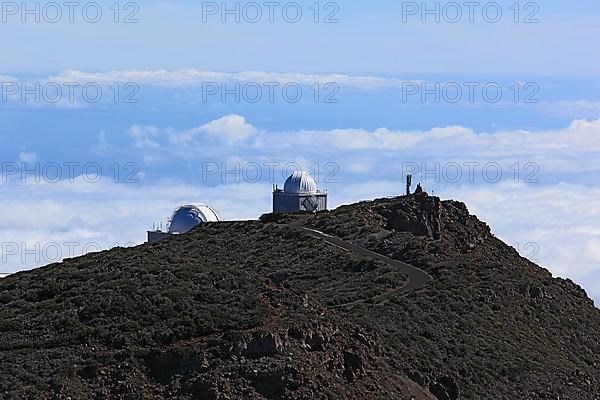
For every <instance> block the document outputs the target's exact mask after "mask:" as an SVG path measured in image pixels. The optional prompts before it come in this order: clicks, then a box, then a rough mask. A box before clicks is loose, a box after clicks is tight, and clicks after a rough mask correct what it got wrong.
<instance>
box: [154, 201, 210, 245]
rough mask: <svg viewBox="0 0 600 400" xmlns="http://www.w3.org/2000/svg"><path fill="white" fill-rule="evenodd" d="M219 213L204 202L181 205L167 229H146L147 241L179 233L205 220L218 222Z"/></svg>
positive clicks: (189, 229)
mask: <svg viewBox="0 0 600 400" xmlns="http://www.w3.org/2000/svg"><path fill="white" fill-rule="evenodd" d="M219 221H221V217H220V216H219V213H217V211H216V210H215V209H214V208H212V207H211V206H208V205H206V204H189V205H186V206H181V207H179V208H178V209H177V210H175V212H174V213H173V215H172V216H171V219H170V220H169V223H168V228H167V231H166V232H164V231H163V230H162V229H160V228H158V227H157V228H156V229H155V230H151V231H148V243H154V242H158V241H159V240H162V239H164V238H166V237H168V236H171V235H179V234H181V233H186V232H189V231H191V230H192V229H193V228H195V227H196V226H198V225H200V224H203V223H205V222H219Z"/></svg>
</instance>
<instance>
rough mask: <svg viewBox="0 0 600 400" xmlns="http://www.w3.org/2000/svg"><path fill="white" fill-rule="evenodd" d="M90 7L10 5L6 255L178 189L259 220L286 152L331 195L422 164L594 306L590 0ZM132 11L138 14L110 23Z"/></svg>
mask: <svg viewBox="0 0 600 400" xmlns="http://www.w3.org/2000/svg"><path fill="white" fill-rule="evenodd" d="M99 3H100V5H101V9H102V12H103V14H102V15H103V16H102V19H101V20H100V21H99V22H97V23H90V22H87V21H86V20H85V18H84V17H83V15H82V14H81V10H79V9H77V10H76V11H75V14H74V22H73V23H70V22H69V21H68V17H67V15H66V14H64V13H65V11H66V10H62V11H63V17H62V19H61V20H59V21H58V22H57V23H49V22H48V21H46V20H45V19H47V18H48V16H49V15H50V16H51V15H52V14H47V15H43V14H40V17H41V18H40V22H39V23H36V22H35V20H34V19H35V16H31V15H25V16H24V17H25V19H26V21H25V22H22V20H21V18H22V17H23V15H21V14H22V13H21V10H18V11H17V12H16V13H15V12H14V10H12V11H11V12H8V10H3V14H2V16H1V21H2V22H1V23H0V34H1V35H2V37H5V38H7V37H10V40H3V41H1V42H0V51H1V52H2V54H4V56H3V58H2V61H1V62H0V78H1V79H0V81H2V87H1V93H0V99H1V102H0V118H1V121H2V123H1V124H0V144H1V146H0V158H1V160H2V181H1V182H0V200H1V201H2V202H3V204H5V206H4V207H2V208H1V210H0V235H1V236H2V243H3V248H2V249H1V251H2V268H0V270H4V271H6V272H11V271H16V270H21V269H27V268H31V267H34V266H36V265H42V264H44V263H46V262H45V261H54V256H53V253H52V250H53V247H52V245H53V244H58V245H59V246H58V247H59V248H60V249H61V251H62V253H63V255H64V254H67V253H68V252H67V250H66V248H68V247H69V246H68V245H67V243H78V246H75V248H76V250H73V251H75V252H77V250H81V249H83V248H84V247H85V245H86V244H94V245H96V244H97V245H98V247H100V248H109V247H111V246H113V245H115V244H120V245H131V244H135V243H141V242H142V241H143V240H144V235H145V230H146V229H147V228H149V227H150V226H151V225H152V223H153V222H154V221H159V220H163V221H164V220H165V219H166V217H167V216H168V215H169V214H170V212H171V211H172V209H173V208H174V207H175V206H177V205H178V204H181V203H189V202H207V203H211V204H213V205H215V206H216V207H217V208H218V209H219V210H220V211H221V213H222V214H223V216H224V217H225V218H227V219H251V218H256V217H258V216H259V215H260V214H261V213H264V212H268V211H269V207H270V189H271V185H272V184H275V183H279V184H281V183H283V180H284V178H285V170H286V169H290V168H293V166H294V165H298V166H300V167H302V168H304V169H309V170H312V171H313V172H314V173H315V175H318V180H319V185H320V186H321V187H326V188H327V189H328V190H329V192H330V196H331V201H332V203H333V205H334V206H336V205H340V204H344V203H349V202H354V201H358V200H362V199H369V198H374V197H378V196H389V195H394V194H398V193H400V192H401V191H402V187H403V183H402V176H403V175H404V173H405V172H407V170H409V169H412V170H415V168H416V170H415V172H416V175H417V176H418V177H419V179H420V180H423V181H424V182H425V186H426V188H427V189H428V190H430V191H434V192H435V193H436V194H439V195H440V196H442V197H443V198H455V199H458V200H462V201H465V202H466V203H467V205H468V206H469V208H470V209H471V211H473V212H474V213H476V214H477V215H478V216H480V218H482V219H484V220H486V221H487V222H489V223H490V225H491V226H492V229H493V231H494V232H495V233H496V234H497V235H498V236H500V237H501V238H502V239H504V240H505V241H506V242H507V243H509V244H511V245H515V247H517V248H518V249H519V250H520V251H521V253H522V254H523V255H525V256H528V257H529V258H531V259H534V260H535V261H537V262H539V263H540V264H542V265H544V266H545V267H547V268H549V269H550V270H551V271H552V272H553V273H555V274H556V275H558V276H562V277H570V278H572V279H574V280H575V281H577V282H578V283H580V284H582V285H583V286H584V287H585V288H586V290H588V292H589V293H590V294H591V296H592V297H594V298H595V299H596V300H600V252H599V250H598V249H599V248H600V231H599V230H598V226H600V208H599V207H600V206H598V202H597V200H598V198H599V195H600V178H599V177H600V175H599V169H600V165H599V162H598V160H599V159H600V158H599V157H598V156H599V154H598V153H599V152H600V147H598V140H597V137H598V135H599V134H600V90H599V89H600V67H598V66H599V65H600V60H599V59H598V57H600V44H599V42H598V41H597V40H595V38H596V37H598V36H600V27H598V24H597V20H598V17H599V16H600V5H599V4H598V3H597V1H587V0H585V1H579V2H577V5H576V6H575V5H571V4H567V3H566V2H564V1H545V2H543V3H541V2H539V3H530V2H521V3H517V4H518V9H519V14H518V23H517V22H515V18H516V15H515V11H514V10H515V9H514V7H513V8H512V9H511V6H514V4H515V2H514V1H500V2H497V4H498V5H499V7H500V9H501V10H502V12H503V14H502V18H501V19H500V21H499V22H497V23H491V22H489V21H488V20H486V18H488V19H489V17H490V15H491V14H486V15H484V14H482V11H481V9H483V7H484V6H485V5H486V4H489V3H490V2H481V3H480V4H481V5H480V6H479V7H477V8H476V12H475V14H474V19H475V22H473V23H471V22H469V21H468V15H467V14H468V10H467V9H466V8H463V9H462V11H463V13H464V14H463V19H462V20H460V21H459V22H457V23H448V22H446V21H444V17H446V18H452V15H451V14H443V15H440V23H436V22H435V21H434V18H435V17H434V16H429V17H428V18H429V20H428V21H426V22H425V23H423V22H422V21H421V16H420V15H418V14H417V15H405V17H406V22H404V21H403V7H404V10H405V11H407V10H408V9H407V8H406V7H407V6H408V2H404V3H402V2H397V1H377V2H373V3H372V4H364V3H361V2H349V1H346V2H337V3H331V4H330V3H328V2H321V3H318V6H319V10H320V12H319V15H318V20H319V22H318V23H315V22H314V18H315V14H314V8H313V9H311V8H310V7H311V6H312V5H313V4H314V3H315V2H312V1H311V2H299V3H298V4H299V6H300V8H301V9H302V11H303V18H302V19H301V20H300V22H298V23H289V22H286V20H285V18H284V17H283V16H282V14H281V12H280V11H279V10H280V8H283V7H284V6H285V5H286V4H289V3H286V2H282V3H280V4H281V6H280V7H279V8H277V11H276V12H275V14H274V19H275V22H274V23H270V22H268V20H267V17H266V16H263V20H261V21H259V22H257V23H249V22H246V21H244V20H243V16H242V18H241V21H240V23H235V21H233V18H234V17H231V16H230V17H228V18H229V20H228V21H227V22H226V23H223V22H222V21H221V18H220V16H219V15H205V17H206V22H203V11H202V10H203V8H202V7H203V4H204V7H207V4H208V3H207V2H204V3H202V2H191V1H190V2H185V1H176V2H162V1H145V2H144V3H139V5H138V6H135V7H134V6H132V5H129V6H127V8H125V7H126V2H124V3H120V4H119V15H118V20H119V22H118V23H115V22H114V21H113V19H114V17H115V14H114V9H111V8H110V7H111V5H112V4H113V3H114V2H112V1H111V2H99ZM218 3H221V2H218ZM420 3H421V2H418V3H417V5H419V4H420ZM27 4H29V3H27ZM33 4H34V3H31V4H30V7H31V8H33V7H34V5H33ZM42 4H47V3H42ZM85 4H87V3H85V2H83V3H81V6H80V7H81V8H83V6H84V5H85ZM227 4H228V6H229V7H234V4H235V2H230V3H227ZM247 4H248V2H241V3H240V8H242V7H244V6H245V5H247ZM259 4H262V3H260V2H259ZM403 4H404V5H403ZM439 4H440V10H441V9H443V8H444V7H447V6H448V4H449V2H440V3H439ZM460 4H462V3H460ZM428 7H429V8H430V9H433V8H434V2H428ZM205 10H207V9H206V8H205ZM446 10H447V11H448V10H450V9H448V8H446ZM132 12H133V13H134V14H132V15H133V16H132V17H131V18H135V19H138V20H139V22H137V23H131V24H125V23H123V19H124V18H126V16H127V15H129V14H131V13H132ZM263 12H266V8H264V7H263ZM448 12H449V11H448ZM332 13H333V14H332ZM328 15H330V16H331V18H335V19H338V20H339V22H337V23H329V24H325V23H323V20H324V19H325V18H326V17H327V16H328ZM89 16H90V15H86V17H89ZM288 17H289V15H288ZM527 18H529V19H530V20H531V19H537V20H539V21H538V22H537V23H524V20H525V19H527ZM72 84H76V85H77V86H76V87H75V86H73V88H74V89H73V97H72V98H70V96H69V95H68V86H67V85H72ZM36 85H39V86H36ZM236 85H239V86H236ZM268 85H272V86H268ZM273 85H274V86H273ZM286 85H287V86H286ZM83 87H87V88H91V89H92V90H91V94H90V92H87V93H83V89H82V88H83ZM269 87H273V88H274V89H273V92H272V94H273V97H272V99H269V94H270V92H269ZM42 88H45V89H42ZM56 88H60V90H61V91H62V92H61V95H60V96H58V92H56V90H57V89H56ZM98 88H100V90H101V91H102V95H100V96H98V99H97V100H98V101H94V102H92V101H90V97H94V91H95V90H97V89H98ZM237 88H239V89H237ZM257 88H259V89H260V90H261V91H262V97H260V99H258V98H257V97H256V96H254V94H255V93H258V92H255V91H256V90H257ZM283 88H288V89H286V90H290V89H291V92H284V90H283ZM223 89H228V90H230V91H231V90H233V92H234V93H235V94H233V93H230V94H229V95H225V98H223V97H222V95H223ZM28 90H29V92H27V91H28ZM210 90H213V92H210ZM215 90H216V92H215ZM244 90H246V91H245V92H244ZM297 90H300V91H301V92H300V93H301V94H302V95H301V96H300V97H298V98H297V99H294V98H293V97H294V93H296V92H295V91H297ZM458 90H460V91H461V92H459V91H458ZM471 90H472V91H471ZM117 91H118V98H116V97H115V96H116V93H117ZM27 93H29V94H27ZM290 93H291V95H290ZM316 93H318V98H315V94H316ZM236 94H237V95H239V96H240V99H238V100H236V98H235V97H236ZM517 94H518V97H515V96H516V95H517ZM36 95H38V96H39V97H40V98H39V99H38V100H39V101H36ZM254 100H256V101H254ZM292 100H293V101H292ZM296 100H297V101H296ZM257 165H258V166H260V172H261V173H262V175H261V177H260V179H253V177H254V175H253V172H252V171H253V170H252V168H255V167H256V166H257ZM57 166H58V168H59V169H58V171H60V173H61V176H60V179H59V178H58V177H57V179H54V177H55V176H56V171H57ZM15 167H16V168H17V169H16V170H15ZM457 167H458V169H457ZM69 168H72V169H69ZM84 168H88V169H87V170H84ZM90 168H91V169H90ZM94 168H95V169H98V168H100V169H101V170H102V174H101V176H100V177H98V179H92V175H93V172H94ZM215 168H216V171H215ZM271 168H273V171H274V175H273V176H271V174H270V172H271ZM470 168H472V170H471V169H470ZM423 170H427V171H429V174H423ZM457 171H458V172H459V173H460V174H461V175H460V176H458V177H457V176H456V174H455V173H456V172H457ZM494 171H500V172H501V176H498V177H496V176H495V175H494V174H493V173H494ZM471 173H472V176H471V175H470V174H471ZM71 175H72V176H71ZM14 243H17V244H18V246H17V247H18V249H15V246H12V244H14ZM88 247H89V246H88ZM37 248H39V249H37ZM44 248H45V249H46V251H44ZM31 249H34V250H33V251H29V252H28V250H31ZM36 249H37V250H36ZM13 253H14V254H13ZM33 253H37V254H40V253H46V254H41V255H40V256H39V257H37V256H35V255H33ZM36 258H39V259H36ZM4 271H3V272H4Z"/></svg>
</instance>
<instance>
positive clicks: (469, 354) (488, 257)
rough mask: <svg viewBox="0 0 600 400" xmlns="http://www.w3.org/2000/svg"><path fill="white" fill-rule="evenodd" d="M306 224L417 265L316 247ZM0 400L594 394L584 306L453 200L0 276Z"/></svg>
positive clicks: (297, 219) (231, 228)
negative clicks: (409, 283) (426, 277)
mask: <svg viewBox="0 0 600 400" xmlns="http://www.w3.org/2000/svg"><path fill="white" fill-rule="evenodd" d="M300 226H306V227H312V228H315V229H318V230H320V231H323V232H326V233H328V234H331V235H335V236H337V237H340V238H342V239H344V240H347V241H351V242H352V243H355V244H357V245H360V246H362V247H365V248H368V249H370V250H373V251H376V252H378V253H381V254H384V255H386V256H389V257H392V258H396V259H398V260H401V261H405V262H408V263H410V264H412V265H415V266H418V267H420V268H422V269H424V270H426V271H427V272H429V273H430V274H431V275H432V276H433V277H434V281H433V282H431V283H430V284H428V285H427V286H426V287H425V288H423V289H420V290H417V291H413V292H409V293H404V294H402V295H399V296H391V298H390V299H389V300H387V301H386V302H385V303H383V304H376V303H374V302H372V301H371V299H373V298H375V297H377V296H379V295H381V294H385V293H389V292H390V290H393V289H394V288H396V287H399V286H402V285H404V284H405V283H406V277H405V276H403V275H401V274H398V273H397V271H394V270H393V268H392V267H390V266H389V265H386V264H385V263H382V262H380V261H375V260H372V259H368V258H364V257H359V256H356V255H354V254H353V253H349V252H345V251H343V250H342V249H339V248H336V247H334V246H330V245H327V244H326V243H324V242H322V241H320V240H318V239H316V238H313V237H311V236H309V235H307V234H306V232H304V231H303V230H302V229H300V228H299V227H300ZM0 349H1V351H0V397H1V398H3V399H4V398H6V399H36V400H39V399H63V398H64V399H66V398H69V397H70V398H72V399H140V398H142V399H165V398H169V399H416V400H425V399H429V400H435V399H438V400H443V399H510V400H513V399H564V398H566V399H573V400H578V399H596V398H598V394H597V387H600V355H599V354H600V311H598V310H597V309H596V308H594V306H593V304H592V302H591V301H590V300H589V299H588V298H587V296H586V295H585V293H584V292H583V291H582V290H581V288H579V287H578V286H576V285H575V284H573V283H572V282H570V281H564V280H561V279H554V278H552V276H551V275H550V274H549V273H548V272H547V271H545V270H544V269H542V268H540V267H538V266H536V265H534V264H532V263H531V262H529V261H527V260H525V259H523V258H521V257H519V255H518V254H517V252H516V251H515V250H514V249H512V248H510V247H508V246H506V245H505V244H504V243H502V242H501V241H499V240H498V239H497V238H495V237H494V236H493V235H492V234H491V232H490V230H489V228H488V227H487V225H485V224H484V223H482V222H480V221H478V220H477V218H475V217H474V216H471V215H469V213H468V211H467V209H466V207H465V206H464V205H463V204H462V203H457V202H451V201H448V202H442V201H440V200H439V199H437V198H435V197H428V196H410V197H402V198H396V199H382V200H377V201H374V202H365V203H360V204H355V205H350V206H345V207H341V208H340V209H338V210H335V211H332V212H325V213H320V214H316V215H312V214H294V215H285V216H272V215H269V216H265V217H264V218H262V220H261V221H260V222H235V223H220V224H207V225H204V226H201V227H199V228H197V229H195V230H194V231H192V232H190V233H189V234H186V235H181V236H178V237H173V238H171V239H168V240H166V241H163V242H160V243H157V244H152V245H143V246H139V247H136V248H132V249H115V250H112V251H109V252H103V253H98V254H93V255H88V256H86V257H81V258H77V259H72V260H67V261H65V262H64V263H61V264H55V265H50V266H48V267H45V268H42V269H38V270H35V271H31V272H27V273H21V274H18V275H15V276H11V277H9V278H7V279H4V280H0Z"/></svg>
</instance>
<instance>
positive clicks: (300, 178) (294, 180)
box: [283, 171, 317, 194]
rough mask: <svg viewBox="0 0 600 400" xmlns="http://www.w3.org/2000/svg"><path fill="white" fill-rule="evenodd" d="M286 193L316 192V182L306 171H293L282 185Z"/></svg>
mask: <svg viewBox="0 0 600 400" xmlns="http://www.w3.org/2000/svg"><path fill="white" fill-rule="evenodd" d="M283 191H284V192H285V193H286V194H316V193H317V183H316V182H315V180H314V179H313V178H312V176H310V174H309V173H308V172H306V171H296V172H294V173H293V174H292V175H291V176H290V177H289V178H287V180H286V181H285V184H284V185H283Z"/></svg>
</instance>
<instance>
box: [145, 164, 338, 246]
mask: <svg viewBox="0 0 600 400" xmlns="http://www.w3.org/2000/svg"><path fill="white" fill-rule="evenodd" d="M324 210H327V192H326V191H324V192H322V191H320V190H319V189H317V183H316V182H315V180H314V179H313V178H312V176H310V174H309V173H308V172H306V171H296V172H294V173H293V174H292V175H290V177H289V178H287V180H286V181H285V184H284V185H283V190H282V189H280V188H279V187H277V186H275V187H274V188H273V213H290V212H299V211H307V212H317V211H324ZM219 221H221V217H220V216H219V213H218V212H217V211H216V210H215V209H214V208H212V207H211V206H209V205H206V204H189V205H185V206H181V207H179V208H178V209H177V210H175V212H174V213H173V215H172V216H171V218H170V219H169V221H168V223H167V230H166V231H163V229H162V224H161V225H159V226H156V224H155V226H154V227H153V228H152V230H150V231H148V243H155V242H158V241H160V240H162V239H164V238H167V237H169V236H171V235H179V234H182V233H186V232H189V231H191V230H192V229H193V228H195V227H196V226H198V225H201V224H203V223H206V222H219Z"/></svg>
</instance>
